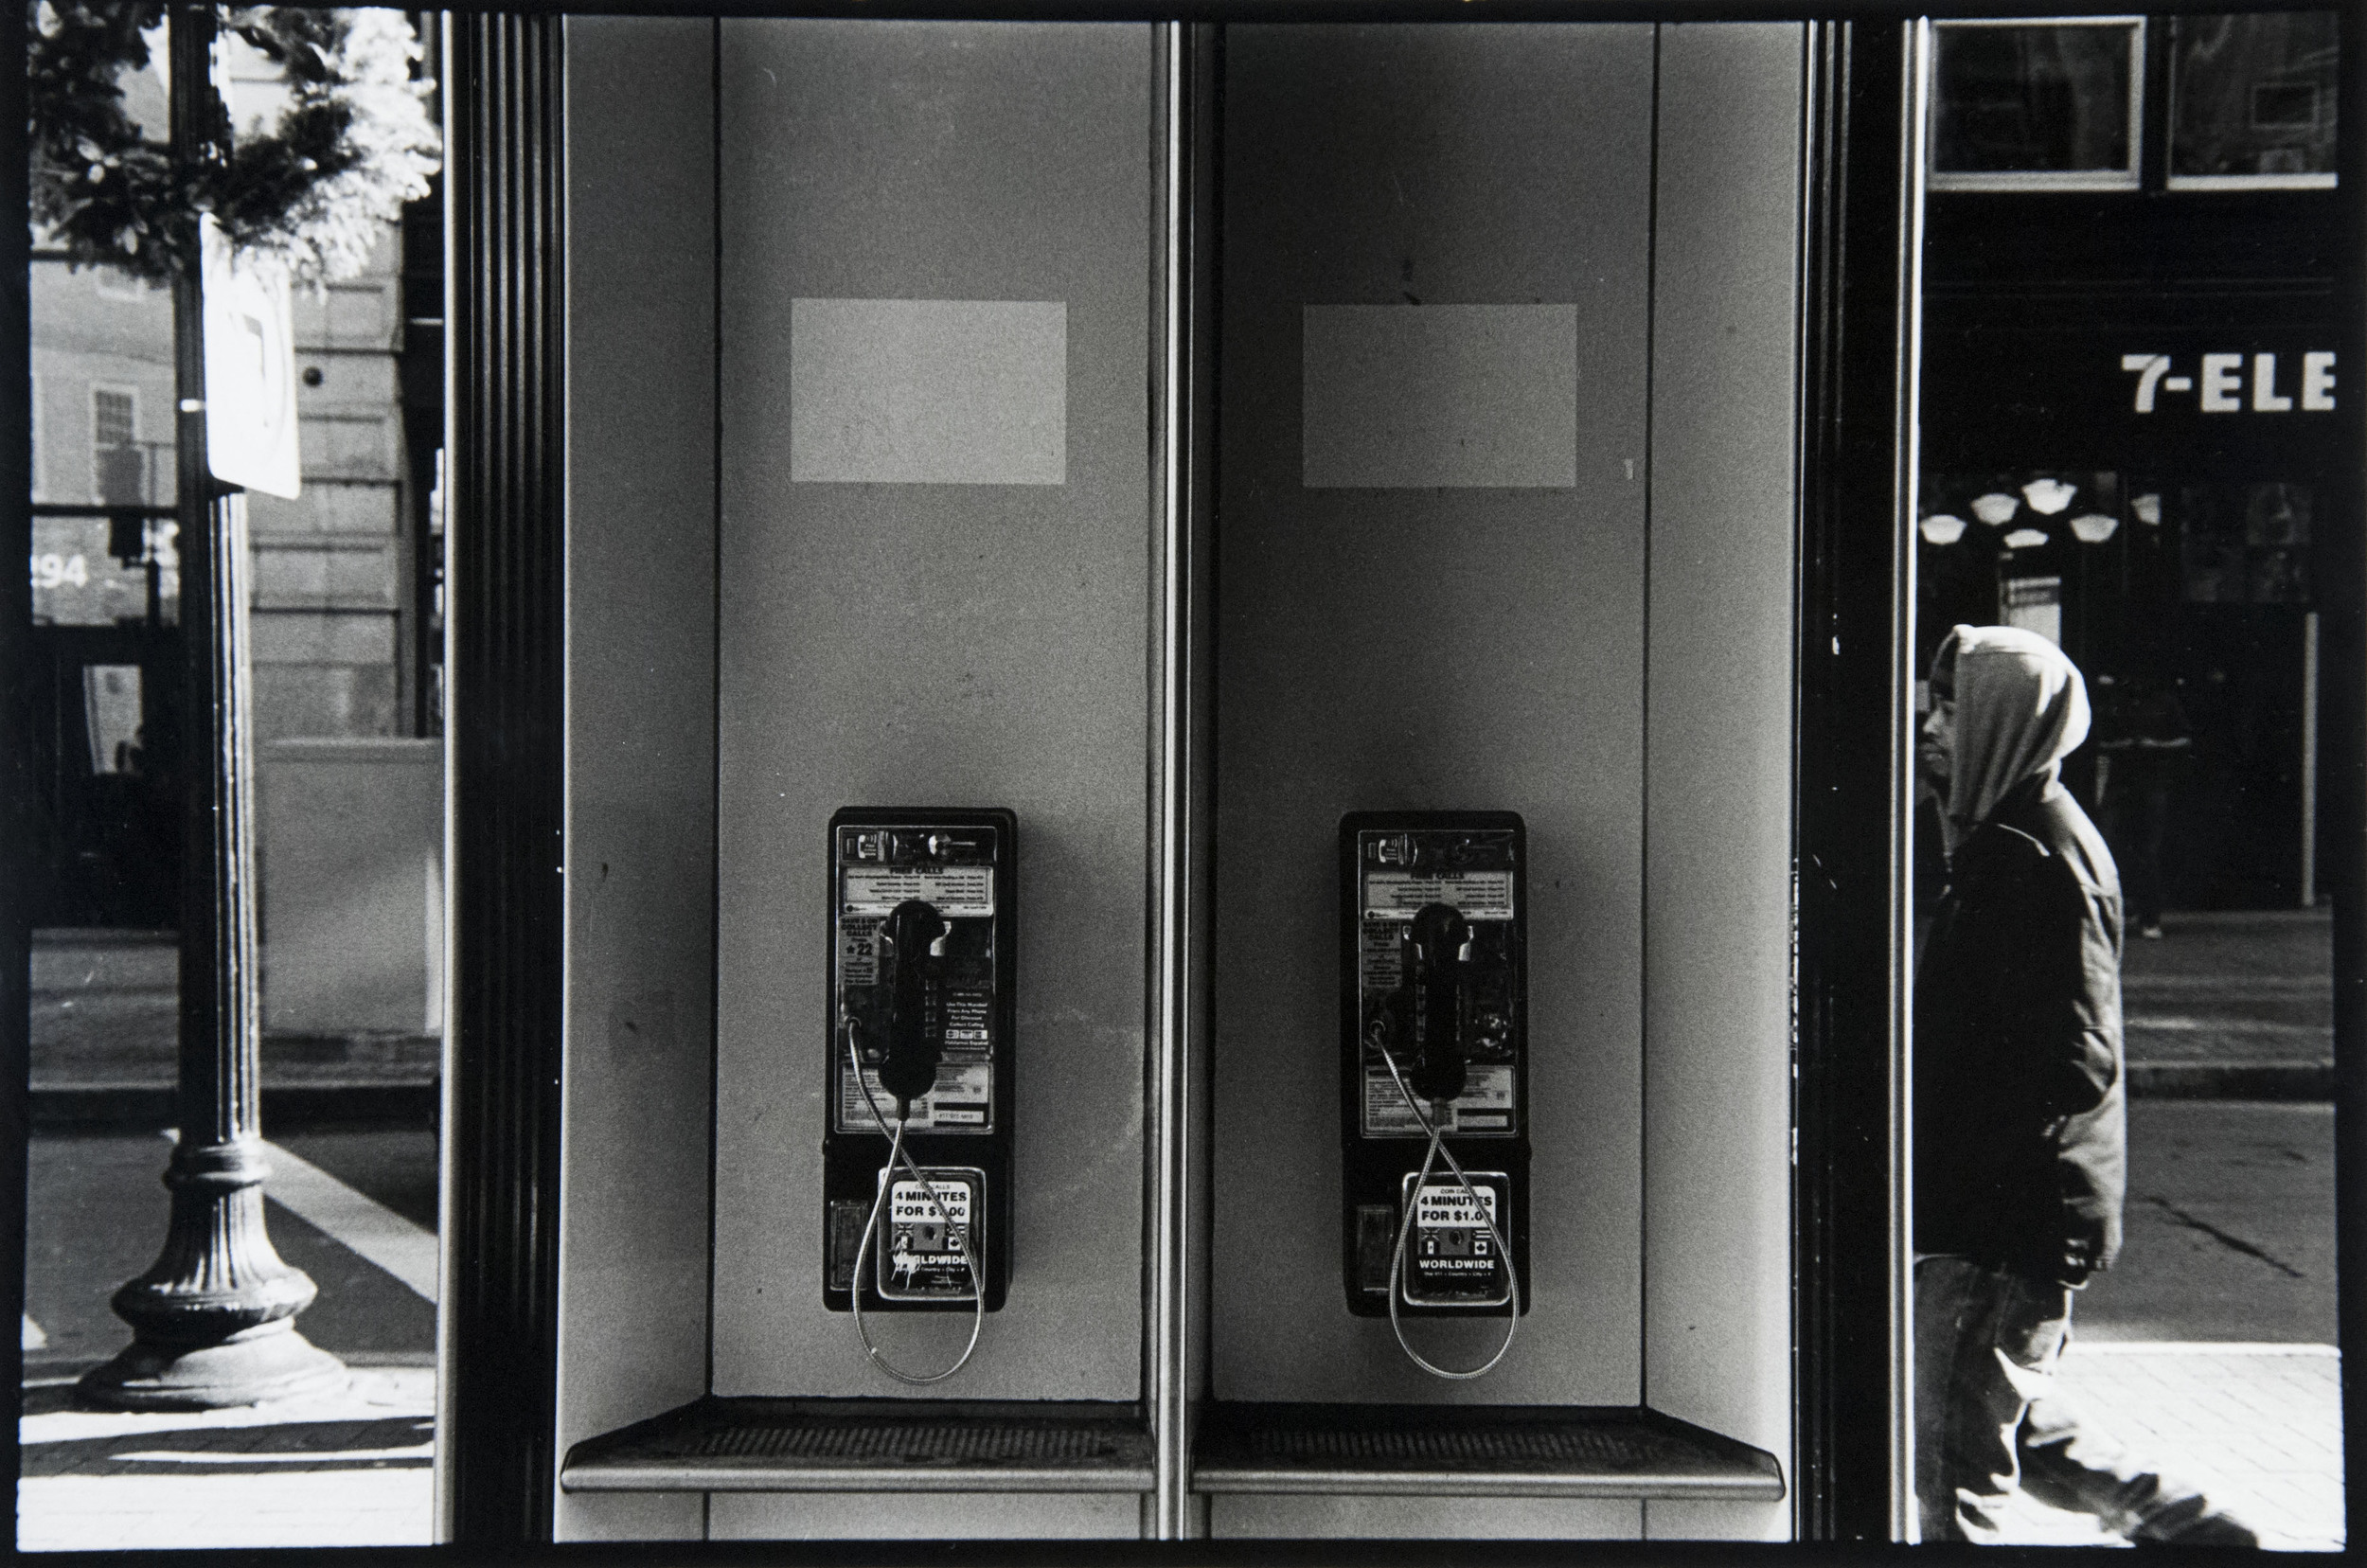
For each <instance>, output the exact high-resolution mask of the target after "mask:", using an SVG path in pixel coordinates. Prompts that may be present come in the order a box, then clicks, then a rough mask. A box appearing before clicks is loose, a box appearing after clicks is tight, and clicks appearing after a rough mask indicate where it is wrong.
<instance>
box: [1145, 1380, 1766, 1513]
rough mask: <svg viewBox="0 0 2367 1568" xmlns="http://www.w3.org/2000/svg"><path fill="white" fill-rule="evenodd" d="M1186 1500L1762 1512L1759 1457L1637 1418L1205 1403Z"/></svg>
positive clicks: (1564, 1409)
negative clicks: (1627, 1501) (1555, 1504)
mask: <svg viewBox="0 0 2367 1568" xmlns="http://www.w3.org/2000/svg"><path fill="white" fill-rule="evenodd" d="M1192 1489H1193V1490H1195V1491H1200V1492H1308V1493H1317V1492H1320V1493H1330V1494H1333V1495H1349V1496H1360V1495H1378V1494H1390V1495H1396V1496H1407V1495H1436V1496H1457V1497H1622V1498H1630V1497H1648V1498H1686V1499H1691V1500H1696V1501H1717V1502H1736V1503H1746V1502H1747V1503H1772V1502H1776V1501H1778V1500H1780V1499H1781V1498H1782V1497H1783V1495H1784V1472H1783V1467H1782V1466H1781V1465H1780V1464H1779V1463H1777V1461H1776V1458H1775V1456H1774V1455H1773V1454H1771V1453H1769V1452H1765V1451H1764V1450H1761V1449H1755V1448H1753V1447H1751V1446H1750V1445H1749V1444H1747V1443H1740V1442H1736V1441H1735V1439H1734V1438H1731V1437H1724V1436H1720V1435H1719V1434H1717V1433H1715V1432H1710V1431H1707V1430H1706V1429H1704V1428H1701V1427H1698V1426H1694V1425H1693V1424H1691V1423H1690V1422H1686V1421H1681V1420H1678V1419H1677V1418H1676V1417H1671V1416H1664V1415H1662V1414H1661V1413H1660V1412H1658V1411H1655V1410H1649V1409H1641V1408H1628V1407H1608V1408H1607V1407H1594V1406H1575V1405H1543V1406H1537V1405H1457V1406H1438V1405H1309V1404H1218V1405H1211V1406H1209V1407H1208V1410H1207V1413H1206V1415H1205V1417H1203V1418H1202V1420H1201V1428H1200V1433H1199V1436H1198V1440H1197V1441H1196V1442H1195V1444H1194V1453H1193V1465H1192Z"/></svg>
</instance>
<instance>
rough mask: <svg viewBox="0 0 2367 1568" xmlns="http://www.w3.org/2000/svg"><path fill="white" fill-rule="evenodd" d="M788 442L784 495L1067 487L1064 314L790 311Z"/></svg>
mask: <svg viewBox="0 0 2367 1568" xmlns="http://www.w3.org/2000/svg"><path fill="white" fill-rule="evenodd" d="M789 440H790V449H789V450H790V457H789V476H790V478H791V480H792V482H800V483H808V482H824V483H842V484H843V483H855V484H875V485H1059V484H1064V483H1066V482H1067V479H1068V305H1067V303H1066V302H1065V301H1062V300H1001V299H798V300H792V302H791V305H790V318H789Z"/></svg>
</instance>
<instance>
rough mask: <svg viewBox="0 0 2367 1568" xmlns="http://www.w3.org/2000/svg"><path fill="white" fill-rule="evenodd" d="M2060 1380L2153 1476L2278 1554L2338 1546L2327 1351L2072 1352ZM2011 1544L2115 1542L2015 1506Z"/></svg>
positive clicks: (2338, 1465)
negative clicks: (2178, 1486) (2190, 1494)
mask: <svg viewBox="0 0 2367 1568" xmlns="http://www.w3.org/2000/svg"><path fill="white" fill-rule="evenodd" d="M2057 1381H2058V1383H2059V1384H2060V1386H2061V1387H2062V1388H2063V1389H2064V1390H2065V1391H2066V1392H2067V1393H2068V1394H2069V1395H2070V1396H2071V1397H2072V1398H2073V1399H2076V1400H2078V1402H2079V1404H2080V1406H2081V1407H2082V1409H2084V1410H2085V1411H2086V1412H2087V1413H2088V1415H2089V1416H2090V1417H2091V1418H2092V1419H2093V1420H2094V1421H2095V1423H2096V1424H2097V1425H2098V1426H2100V1427H2102V1428H2104V1429H2105V1430H2107V1431H2109V1433H2110V1434H2112V1435H2113V1436H2115V1437H2118V1438H2119V1439H2120V1440H2121V1441H2122V1442H2123V1443H2124V1444H2126V1445H2127V1447H2128V1449H2129V1450H2130V1452H2132V1453H2134V1454H2136V1455H2138V1456H2139V1457H2140V1458H2142V1459H2143V1460H2144V1461H2145V1463H2146V1464H2147V1465H2148V1466H2149V1467H2151V1468H2153V1469H2155V1470H2161V1471H2162V1472H2164V1473H2171V1474H2176V1475H2178V1476H2180V1477H2182V1478H2183V1479H2185V1480H2186V1481H2188V1482H2189V1483H2191V1484H2193V1485H2195V1486H2197V1487H2199V1488H2201V1489H2202V1490H2203V1492H2204V1493H2205V1494H2206V1495H2208V1496H2209V1497H2210V1499H2211V1500H2212V1502H2213V1503H2215V1504H2216V1505H2217V1506H2220V1507H2221V1508H2223V1509H2225V1510H2226V1511H2227V1512H2229V1513H2232V1514H2234V1516H2235V1517H2236V1518H2238V1519H2240V1520H2242V1521H2243V1522H2244V1523H2247V1524H2249V1525H2251V1527H2252V1528H2253V1530H2255V1531H2256V1532H2258V1534H2259V1536H2260V1541H2261V1544H2262V1545H2263V1546H2267V1547H2270V1548H2273V1549H2276V1550H2282V1551H2294V1552H2333V1551H2340V1550H2341V1549H2342V1545H2343V1520H2342V1504H2343V1497H2342V1363H2341V1359H2340V1354H2339V1353H2338V1352H2337V1351H2336V1349H2335V1347H2334V1346H2332V1345H2234V1344H2226V1343H2203V1344H2163V1343H2159V1342H2156V1343H2152V1344H2120V1345H2083V1344H2077V1343H2074V1344H2073V1345H2072V1346H2071V1347H2070V1348H2069V1349H2067V1350H2066V1351H2065V1352H2064V1353H2063V1363H2062V1369H2061V1372H2060V1373H2059V1374H2058V1377H2057ZM2006 1540H2007V1541H2008V1543H2010V1544H2014V1545H2026V1546H2110V1545H2117V1544H2120V1542H2119V1541H2117V1540H2116V1539H2115V1538H2113V1537H2111V1536H2109V1535H2107V1534H2105V1533H2104V1532H2103V1531H2102V1530H2100V1529H2098V1528H2097V1527H2096V1524H2095V1523H2094V1522H2093V1521H2092V1520H2090V1519H2088V1518H2086V1517H2085V1516H2083V1515H2079V1514H2069V1513H2062V1512H2058V1511H2057V1510H2056V1509H2053V1508H2049V1507H2046V1506H2043V1505H2041V1504H2038V1503H2036V1502H2033V1501H2032V1500H2031V1499H2029V1498H2028V1497H2023V1496H2017V1498H2016V1499H2015V1511H2014V1516H2013V1518H2012V1521H2011V1523H2010V1524H2009V1526H2008V1530H2007V1535H2006Z"/></svg>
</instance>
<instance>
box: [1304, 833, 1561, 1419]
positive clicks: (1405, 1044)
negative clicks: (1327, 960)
mask: <svg viewBox="0 0 2367 1568" xmlns="http://www.w3.org/2000/svg"><path fill="white" fill-rule="evenodd" d="M1525 840H1526V834H1525V829H1524V828H1523V826H1522V821H1521V818H1520V817H1519V816H1518V815H1516V814H1515V813H1513V812H1510V811H1477V812H1443V811H1422V812H1376V811H1364V812H1356V813H1353V814H1351V815H1349V816H1347V817H1346V818H1344V819H1343V821H1342V822H1341V825H1340V860H1341V901H1342V910H1341V913H1342V919H1341V935H1342V953H1341V990H1342V994H1341V1035H1342V1116H1341V1135H1342V1146H1343V1148H1342V1152H1343V1156H1344V1160H1343V1167H1344V1176H1345V1181H1344V1193H1343V1200H1344V1201H1343V1221H1344V1242H1345V1245H1344V1262H1345V1274H1346V1279H1345V1283H1346V1287H1347V1297H1348V1310H1350V1311H1352V1312H1355V1313H1357V1314H1358V1315H1360V1316H1369V1317H1378V1316H1380V1315H1382V1314H1383V1313H1386V1314H1387V1316H1388V1318H1389V1320H1390V1324H1391V1327H1392V1329H1393V1330H1394V1331H1395V1333H1396V1334H1397V1344H1398V1345H1399V1346H1400V1347H1401V1348H1403V1349H1404V1351H1405V1353H1406V1355H1407V1356H1408V1357H1409V1358H1411V1359H1412V1360H1413V1361H1414V1363H1415V1364H1416V1365H1418V1366H1420V1367H1421V1368H1422V1369H1423V1370H1424V1371H1426V1372H1431V1373H1434V1374H1435V1375H1437V1376H1439V1377H1442V1378H1456V1379H1468V1378H1476V1377H1480V1376H1482V1375H1483V1374H1485V1373H1486V1372H1488V1371H1490V1370H1492V1369H1493V1368H1494V1367H1495V1366H1496V1365H1497V1363H1500V1362H1501V1361H1503V1359H1504V1353H1505V1352H1506V1351H1507V1350H1509V1349H1510V1348H1511V1345H1512V1339H1513V1335H1514V1333H1515V1332H1517V1330H1518V1328H1519V1325H1520V1314H1521V1313H1522V1311H1524V1310H1526V1308H1527V1303H1526V1301H1525V1299H1524V1298H1523V1296H1522V1287H1521V1280H1522V1276H1523V1275H1525V1274H1526V1273H1527V1267H1528V1190H1527V1189H1528V1163H1529V1139H1528V1114H1527V1098H1528V1071H1527V1069H1528V1063H1527V1050H1526V1036H1527V1025H1528V1020H1527V995H1526V975H1525V964H1526V958H1527V954H1526V939H1525V932H1526V925H1527V922H1526V913H1527V912H1526V909H1525V902H1526V895H1527V886H1526V882H1527V877H1526V869H1527V868H1526V864H1525V863H1526V859H1527V856H1526V847H1527V846H1526V842H1525ZM1416 1140H1421V1141H1423V1143H1424V1148H1423V1152H1422V1154H1421V1157H1420V1159H1419V1161H1418V1163H1417V1162H1416V1161H1415V1156H1414V1152H1413V1146H1414V1144H1415V1141H1416ZM1442 1158H1443V1159H1444V1161H1445V1162H1446V1166H1447V1171H1448V1173H1449V1174H1450V1176H1451V1180H1448V1181H1433V1171H1435V1170H1436V1169H1437V1167H1438V1163H1439V1161H1440V1160H1441V1159H1442ZM1466 1159H1468V1160H1469V1161H1470V1162H1471V1163H1472V1164H1473V1165H1474V1166H1475V1167H1480V1168H1476V1169H1472V1170H1468V1171H1467V1170H1466V1169H1465V1168H1464V1164H1463V1161H1464V1160H1466ZM1474 1315H1487V1316H1503V1317H1504V1318H1505V1319H1506V1320H1507V1321H1506V1324H1505V1329H1504V1343H1503V1344H1502V1345H1499V1346H1498V1347H1497V1349H1496V1352H1495V1354H1494V1355H1492V1356H1490V1357H1489V1358H1488V1359H1487V1361H1486V1363H1483V1364H1481V1365H1479V1366H1477V1367H1473V1368H1470V1369H1468V1370H1456V1369H1451V1368H1448V1367H1442V1366H1439V1365H1437V1364H1435V1363H1433V1362H1431V1361H1430V1360H1428V1359H1427V1358H1425V1357H1424V1356H1423V1355H1422V1354H1421V1353H1420V1352H1418V1351H1416V1350H1415V1348H1414V1347H1413V1345H1411V1344H1409V1343H1408V1342H1407V1340H1406V1337H1405V1328H1404V1323H1403V1319H1404V1318H1406V1317H1468V1316H1474Z"/></svg>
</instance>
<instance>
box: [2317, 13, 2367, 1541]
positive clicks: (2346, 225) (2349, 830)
mask: <svg viewBox="0 0 2367 1568" xmlns="http://www.w3.org/2000/svg"><path fill="white" fill-rule="evenodd" d="M2341 27H2342V32H2341V44H2340V48H2341V51H2342V53H2341V69H2340V72H2339V73H2338V75H2339V80H2340V83H2341V85H2340V87H2339V88H2338V89H2337V92H2338V99H2337V104H2336V110H2335V113H2336V123H2337V124H2339V125H2340V126H2341V127H2342V128H2343V134H2342V139H2341V145H2340V150H2339V151H2338V152H2337V154H2336V155H2337V157H2338V158H2340V180H2341V185H2340V190H2341V193H2342V205H2341V222H2340V239H2339V240H2338V241H2337V242H2336V243H2337V249H2336V252H2335V271H2334V276H2336V277H2338V278H2340V279H2342V282H2341V284H2340V289H2341V302H2340V306H2339V307H2338V309H2339V311H2340V314H2339V316H2338V317H2337V319H2338V320H2340V322H2341V324H2342V347H2341V349H2340V351H2341V352H2343V353H2346V354H2349V355H2351V356H2352V358H2351V359H2349V360H2347V361H2343V362H2340V363H2344V364H2351V365H2367V156H2362V155H2361V154H2362V152H2367V134H2361V133H2362V130H2367V11H2362V10H2361V9H2359V8H2358V7H2356V6H2354V7H2352V8H2351V9H2350V10H2349V11H2348V12H2347V13H2345V15H2344V16H2343V18H2342V24H2341ZM2351 385H2352V386H2353V387H2357V386H2358V379H2357V376H2356V374H2354V376H2353V379H2352V382H2351ZM2341 407H2342V408H2344V409H2346V410H2347V411H2348V412H2347V413H2345V414H2344V415H2343V416H2342V418H2343V419H2344V420H2345V422H2346V424H2347V426H2348V428H2349V431H2350V441H2351V447H2350V451H2351V460H2350V461H2349V462H2348V463H2347V464H2342V465H2340V466H2339V467H2338V469H2337V471H2336V472H2335V474H2333V475H2330V477H2331V478H2333V480H2334V493H2333V495H2331V496H2330V497H2329V498H2328V499H2329V501H2330V502H2331V507H2330V508H2329V509H2330V511H2331V513H2332V515H2333V517H2334V518H2335V519H2336V520H2337V523H2336V526H2334V527H2331V528H2328V529H2326V530H2325V531H2324V535H2323V537H2325V539H2326V541H2327V543H2326V546H2325V549H2326V558H2325V559H2324V560H2323V561H2322V562H2321V564H2320V567H2319V573H2318V581H2319V583H2320V584H2321V585H2322V586H2321V589H2320V592H2321V594H2322V595H2323V598H2322V609H2321V614H2322V615H2323V630H2322V633H2321V636H2322V639H2323V641H2322V644H2321V651H2320V656H2319V668H2320V669H2322V670H2323V672H2324V673H2323V684H2322V685H2321V686H2320V688H2319V693H2318V712H2319V716H2320V717H2319V724H2318V731H2319V736H2320V741H2319V761H2318V770H2319V774H2318V776H2319V780H2320V785H2319V793H2318V810H2319V813H2320V820H2321V821H2323V822H2327V823H2331V824H2332V825H2333V827H2332V829H2331V830H2328V831H2324V832H2322V833H2321V835H2320V843H2321V844H2323V846H2325V847H2324V852H2323V857H2322V860H2323V864H2322V868H2321V870H2320V873H2319V881H2320V885H2321V886H2322V887H2323V888H2324V889H2325V895H2324V896H2328V897H2331V898H2332V899H2333V900H2334V1046H2335V1051H2334V1060H2335V1070H2336V1088H2335V1106H2334V1115H2335V1177H2336V1180H2335V1191H2337V1192H2338V1193H2341V1194H2345V1195H2346V1196H2345V1198H2344V1200H2343V1201H2342V1202H2341V1203H2340V1204H2339V1206H2338V1208H2337V1210H2336V1220H2335V1223H2336V1226H2337V1231H2336V1238H2337V1247H2336V1256H2337V1257H2338V1259H2339V1262H2338V1265H2337V1269H2338V1274H2337V1280H2338V1289H2337V1292H2336V1300H2337V1302H2338V1303H2339V1309H2338V1310H2339V1311H2340V1319H2339V1323H2340V1337H2341V1341H2342V1345H2343V1348H2344V1350H2345V1351H2346V1353H2347V1354H2348V1355H2349V1356H2350V1357H2352V1358H2354V1364H2356V1361H2355V1358H2357V1357H2358V1355H2359V1353H2360V1352H2361V1350H2362V1349H2367V1202H2360V1201H2358V1200H2359V1195H2360V1194H2361V1193H2367V1179H2363V1178H2367V1044H2362V1042H2361V1040H2360V1031H2361V1030H2362V1029H2363V1028H2367V397H2361V396H2360V395H2359V394H2358V392H2357V391H2352V392H2350V393H2349V394H2348V395H2347V397H2346V398H2345V399H2344V400H2343V401H2341ZM2342 1430H2343V1432H2344V1434H2346V1437H2347V1440H2346V1441H2345V1442H2344V1443H2343V1445H2342V1452H2343V1469H2344V1474H2343V1482H2344V1488H2343V1497H2344V1508H2345V1511H2346V1513H2347V1515H2348V1518H2347V1521H2346V1523H2347V1532H2348V1533H2347V1536H2346V1539H2347V1540H2350V1541H2359V1540H2362V1539H2367V1441H2362V1440H2361V1434H2367V1378H2362V1377H2358V1376H2357V1375H2353V1376H2350V1377H2346V1378H2344V1379H2343V1380H2342Z"/></svg>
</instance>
